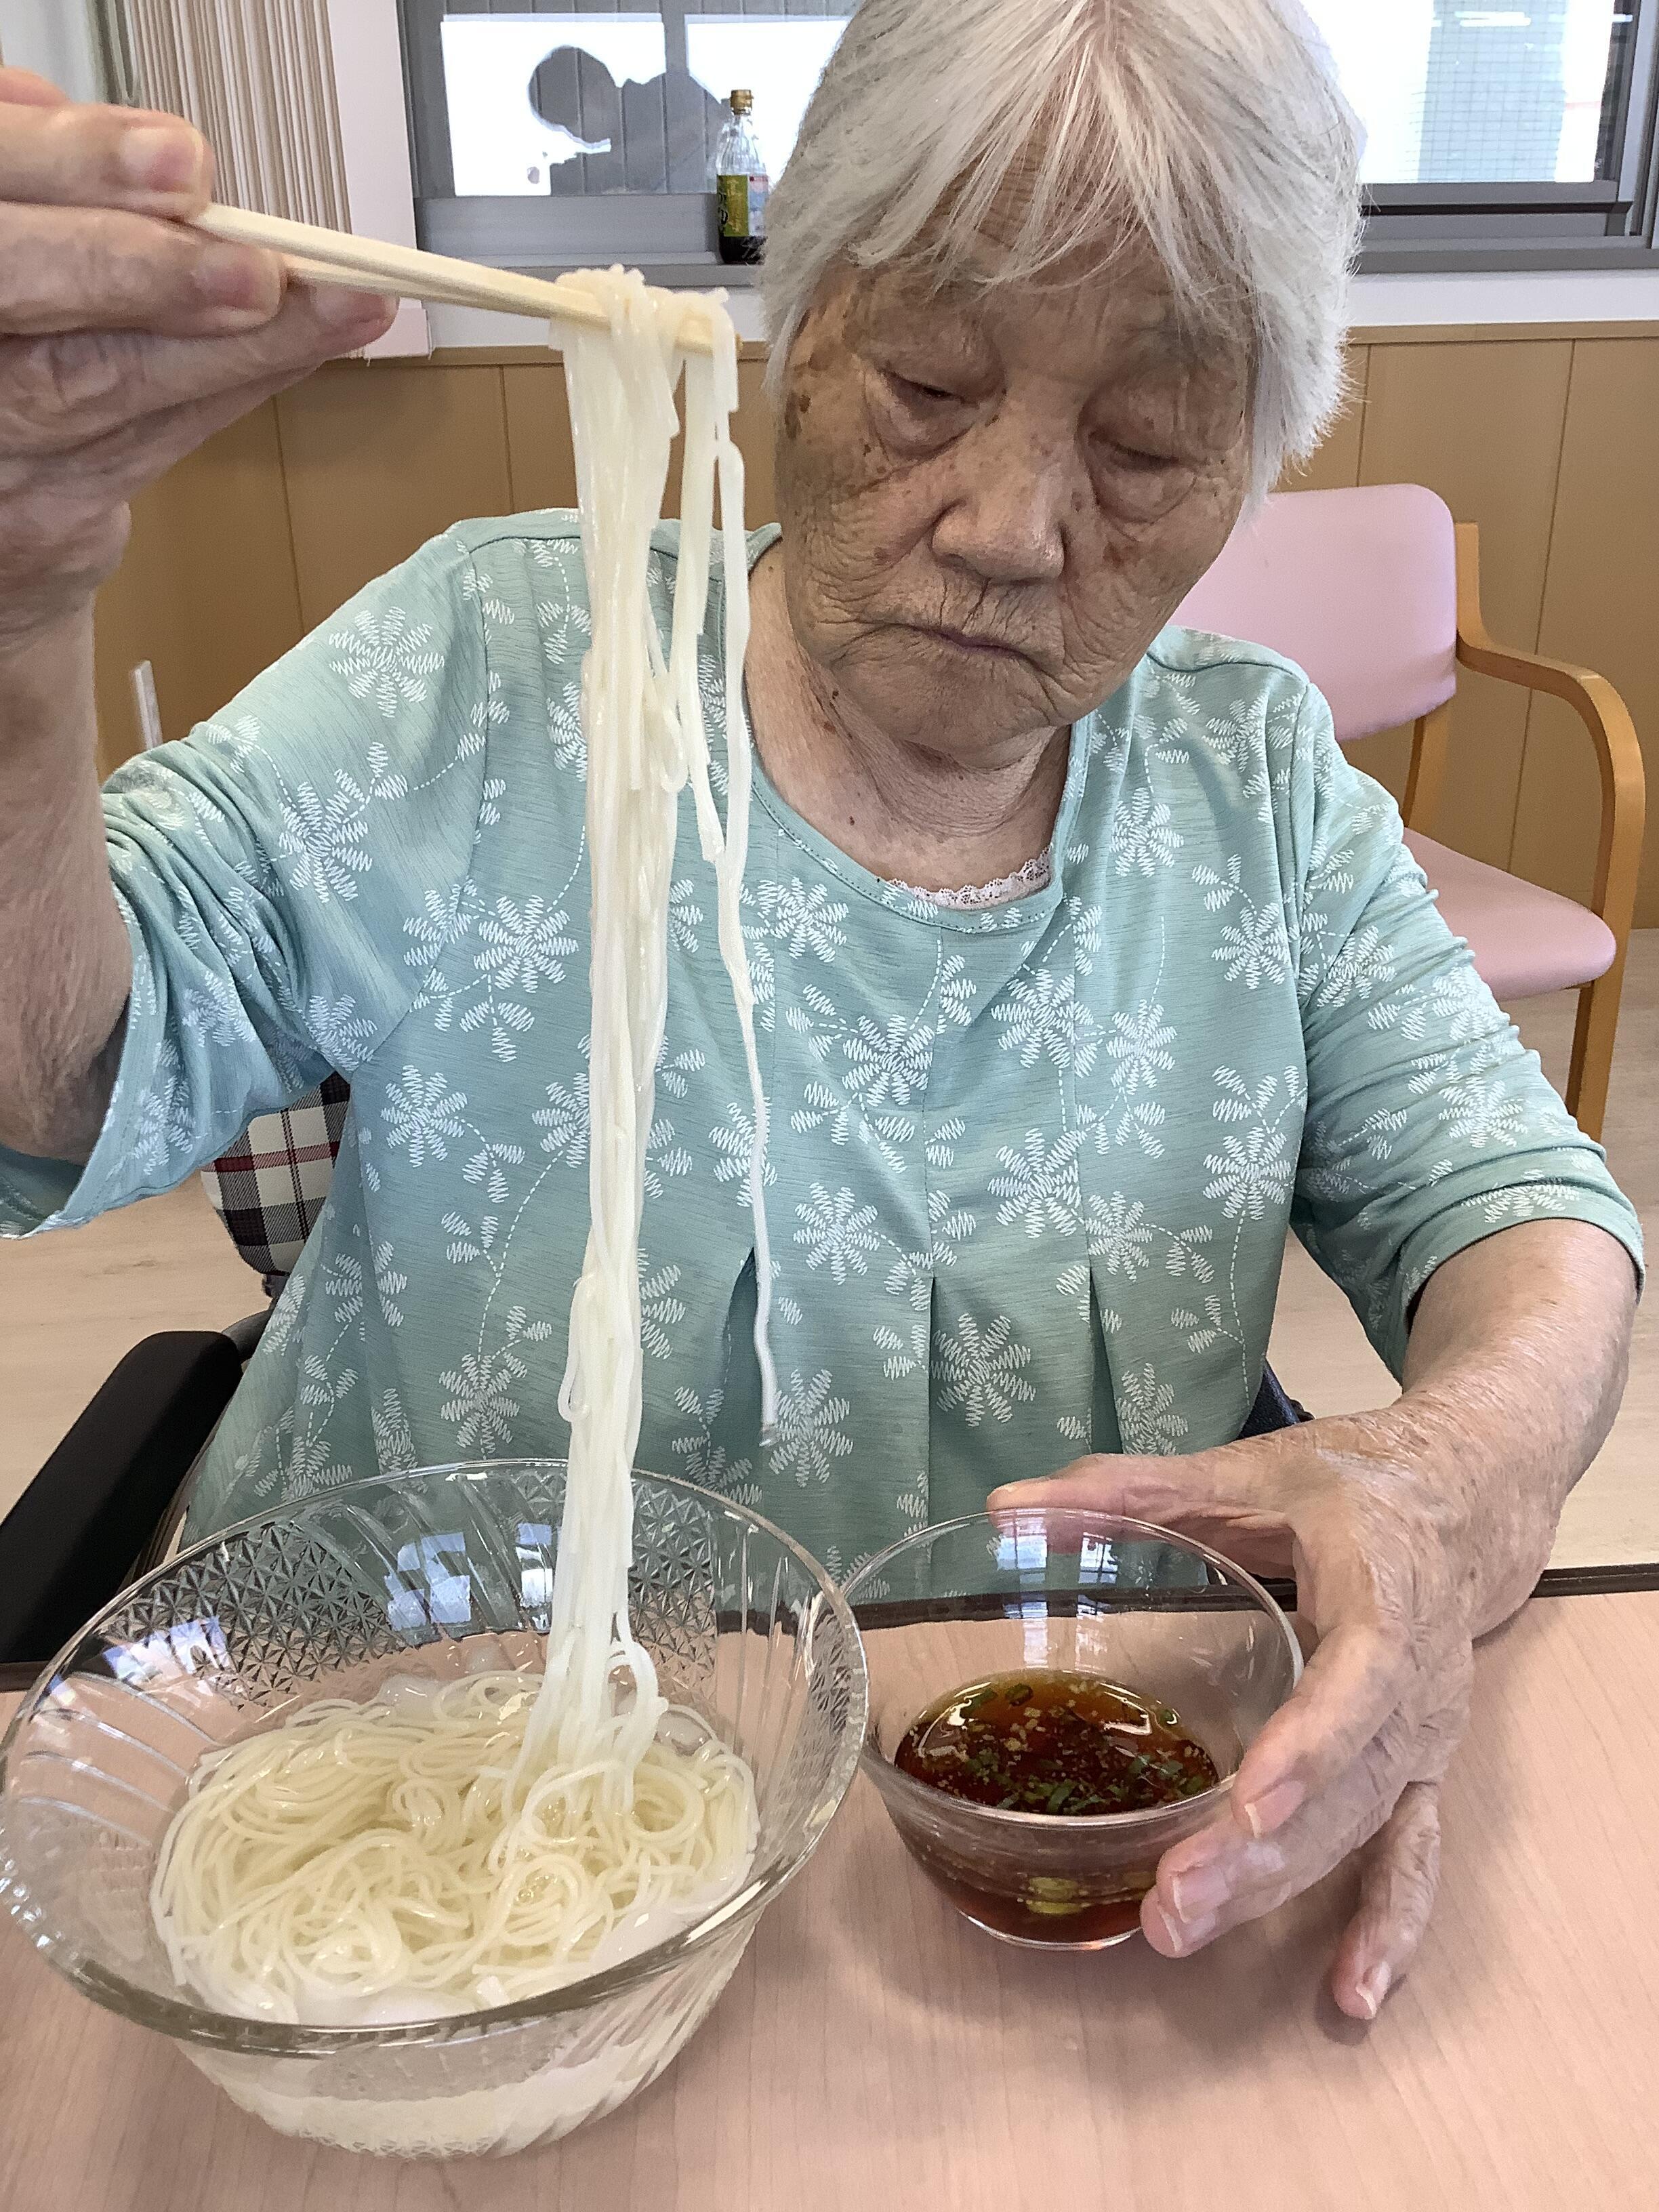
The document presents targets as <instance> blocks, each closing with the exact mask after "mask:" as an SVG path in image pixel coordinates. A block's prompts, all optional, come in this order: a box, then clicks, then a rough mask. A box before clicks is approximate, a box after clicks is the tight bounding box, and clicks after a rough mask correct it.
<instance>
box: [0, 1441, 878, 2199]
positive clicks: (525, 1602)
mask: <svg viewBox="0 0 1659 2212" xmlns="http://www.w3.org/2000/svg"><path fill="white" fill-rule="evenodd" d="M563 1492H564V1468H563V1464H562V1462H556V1461H536V1460H520V1461H513V1462H502V1463H499V1464H495V1465H477V1466H458V1467H447V1468H431V1469H423V1470H422V1471H420V1472H418V1473H416V1474H404V1475H393V1476H388V1477H385V1478H382V1479H380V1480H374V1481H368V1482H360V1483H354V1484H352V1485H350V1486H348V1487H346V1488H343V1489H340V1490H337V1491H331V1492H327V1493H326V1494H325V1495H322V1496H319V1497H317V1498H312V1499H309V1500H307V1501H306V1502H305V1503H303V1504H295V1505H292V1506H289V1507H287V1508H284V1509H283V1510H281V1511H278V1512H275V1513H270V1514H264V1515H261V1516H259V1517H258V1519H255V1520H252V1521H246V1522H241V1523H240V1525H239V1526H237V1527H236V1528H231V1529H229V1530H227V1531H226V1532H225V1533H224V1534H222V1535H219V1536H216V1537H213V1538H211V1539H210V1540H209V1541H207V1542H205V1543H201V1544H197V1545H196V1546H194V1547H191V1549H190V1550H188V1551H185V1552H184V1553H180V1554H179V1557H178V1558H176V1559H173V1560H171V1561H169V1562H168V1564H167V1565H166V1566H164V1567H162V1568H161V1569H159V1570H158V1571H156V1572H155V1573H154V1574H150V1575H148V1576H146V1577H144V1578H143V1580H142V1581H141V1582H139V1583H135V1584H134V1586H133V1587H132V1588H131V1589H130V1590H128V1591H126V1592H125V1594H124V1595H122V1596H121V1597H119V1598H118V1600H117V1601H116V1602H115V1603H114V1604H113V1605H112V1607H110V1608H109V1609H108V1610H107V1611H106V1613H103V1614H101V1615H100V1617H99V1618H98V1619H97V1620H94V1622H93V1623H92V1624H91V1625H90V1626H88V1628H87V1629H86V1630H85V1631H84V1632H82V1635H80V1636H79V1637H78V1638H76V1640H75V1642H74V1643H73V1644H70V1646H69V1647H68V1649H67V1650H64V1652H63V1653H62V1654H61V1655H60V1656H59V1657H58V1659H57V1660H56V1661H55V1662H53V1664H52V1667H51V1668H48V1670H47V1672H46V1674H45V1675H44V1676H43V1677H42V1679H41V1680H40V1682H39V1683H38V1684H37V1685H36V1686H35V1688H34V1689H33V1691H32V1692H30V1694H29V1696H28V1697H27V1699H25V1701H24V1703H23V1705H22V1706H21V1709H20V1711H19V1712H18V1714H17V1716H16V1717H15V1721H14V1722H13V1723H12V1726H11V1728H10V1729H9V1732H8V1734H7V1735H6V1738H5V1741H4V1742H3V1744H0V1897H3V1899H4V1901H5V1903H6V1905H8V1906H9V1910H10V1911H11V1913H12V1915H13V1917H15V1919H16V1920H17V1921H18V1922H19V1923H21V1926H22V1928H23V1929H24V1930H25V1932H26V1933H27V1935H28V1936H30V1937H31V1939H32V1940H33V1942H34V1943H35V1945H36V1946H37V1948H39V1949H40V1951H41V1952H43V1953H44V1954H45V1955H46V1958H47V1959H48V1960H50V1961H51V1963H52V1965H53V1966H56V1967H57V1968H58V1972H60V1973H62V1974H64V1976H65V1977H66V1978H68V1979H69V1980H70V1982H72V1983H73V1984H75V1986H76V1989H78V1990H81V1991H82V1993H83V1994H84V1995H86V1996H89V1997H91V1998H93V1999H94V2001H95V2002H97V2003H99V2004H101V2005H105V2006H106V2007H108V2008H109V2009H110V2010H111V2011H112V2012H117V2013H119V2014H121V2015H124V2016H125V2018H127V2019H129V2020H133V2021H138V2022H139V2023H140V2024H141V2025H142V2026H143V2027H151V2028H155V2029H157V2030H159V2031H160V2032H161V2033H162V2034H164V2035H167V2036H170V2037H172V2038H173V2039H174V2040H175V2041H176V2042H177V2044H178V2045H179V2048H180V2049H181V2050H182V2051H184V2052H185V2056H186V2057H189V2058H191V2060H193V2061H194V2063H196V2064H197V2066H199V2067H200V2068H201V2069H202V2070H203V2071H204V2073H205V2074H207V2075H210V2076H211V2078H212V2079H213V2080H214V2081H216V2082H217V2083H218V2084H219V2085H220V2087H222V2089H224V2090H225V2091H226V2092H227V2093H228V2095H229V2096H231V2097H232V2098H234V2100H235V2101H236V2102H237V2103H238V2104H239V2105H240V2106H243V2107H244V2108H245V2109H246V2111H248V2112H256V2113H258V2115H259V2117H260V2118H262V2119H264V2120H267V2121H269V2122H270V2124H271V2125H272V2126H273V2127H276V2128H279V2129H281V2130H283V2132H284V2133H286V2134H290V2135H301V2136H313V2137H315V2138H317V2139H318V2140H319V2141H320V2142H328V2143H333V2144H337V2145H339V2146H341V2147H342V2148H346V2149H349V2150H356V2151H377V2152H385V2153H392V2154H402V2155H404V2156H437V2157H445V2156H455V2155H458V2154H462V2153H467V2152H485V2151H489V2152H502V2153H505V2152H511V2151H517V2150H521V2149H523V2148H526V2146H527V2145H528V2144H531V2143H533V2142H542V2141H545V2140H548V2139H550V2138H552V2137H554V2136H561V2135H563V2134H566V2133H568V2130H570V2129H572V2128H574V2127H577V2126H580V2124H582V2122H584V2121H586V2120H589V2119H592V2118H595V2117H597V2116H598V2115H599V2114H600V2113H602V2112H610V2111H611V2110H612V2109H613V2108H614V2107H615V2106H617V2105H619V2104H620V2103H621V2102H622V2101H623V2099H624V2098H626V2097H629V2096H631V2095H632V2094H633V2093H634V2092H635V2090H637V2089H641V2088H643V2087H644V2086H645V2085H646V2083H647V2082H648V2081H653V2080H654V2078H655V2077H656V2075H658V2074H659V2073H660V2072H661V2071H662V2069H663V2068H664V2067H665V2066H666V2065H667V2064H668V2063H669V2062H670V2060H671V2059H672V2058H673V2057H674V2056H675V2054H676V2053H677V2052H678V2051H679V2050H680V2048H681V2046H682V2045H684V2043H685V2041H686V2039H688V2037H690V2035H691V2033H693V2031H694V2030H695V2029H696V2027H697V2026H698V2024H699V2023H700V2022H701V2021H702V2018H703V2017H704V2015H706V2014H707V2012H708V2009H709V2008H710V2007H711V2006H712V2005H713V2003H714V2000H715V1998H716V1997H717V1996H719V1995H720V1990H721V1989H722V1988H723V1987H724V1986H725V1984H726V1980H727V1979H728V1978H729V1977H730V1975H731V1973H732V1969H733V1968H734V1967H735V1966H736V1965H737V1963H738V1960H739V1959H740V1958H741V1957H742V1955H743V1952H744V1946H745V1945H746V1944H747V1942H748V1941H749V1938H750V1936H751V1935H752V1934H753V1932H754V1929H755V1925H756V1923H757V1920H758V1919H759V1917H760V1915H761V1913H762V1912H763V1910H764V1909H765V1907H766V1906H767V1905H769V1904H770V1903H771V1901H772V1899H774V1898H775V1897H776V1896H777V1895H778V1893H779V1892H780V1891H781V1889H782V1888H783V1887H784V1885H785V1883H786V1882H787V1881H789V1880H790V1879H791V1877H792V1876H793V1875H795V1874H797V1873H798V1872H799V1869H800V1868H801V1867H802V1866H803V1865H804V1864H805V1861H806V1859H807V1857H809V1856H810V1854H811V1851H812V1850H813V1847H814V1846H815V1845H816V1844H817V1841H818V1839H819V1838H820V1837H821V1836H822V1835H823V1832H824V1830H825V1828H826V1827H827V1826H829V1822H830V1820H832V1819H833V1818H834V1816H835V1814H836V1810H837V1808H839V1806H840V1804H841V1802H842V1797H843V1796H844V1795H845V1794H846V1791H847V1788H848V1784H849V1783H850V1781H851V1779H852V1777H853V1773H854V1768H855V1766H856V1764H857V1759H858V1749H859V1742H860V1736H861V1735H862V1734H863V1730H864V1724H865V1717H866V1683H865V1674H864V1664H863V1660H862V1658H861V1656H860V1650H859V1641H858V1637H857V1634H856V1632H855V1631H854V1627H853V1623H852V1617H851V1615H850V1613H848V1608H847V1607H846V1604H845V1603H844V1601H842V1598H841V1597H840V1596H839V1595H838V1594H837V1593H836V1589H835V1587H834V1585H833V1584H832V1583H830V1582H829V1579H828V1577H826V1576H825V1575H824V1573H823V1571H822V1570H821V1569H820V1568H819V1567H818V1566H817V1565H815V1564H814V1562H813V1561H812V1560H811V1559H809V1558H808V1556H807V1555H806V1553H805V1552H803V1551H802V1550H801V1549H800V1547H799V1545H797V1544H794V1543H793V1542H791V1541H790V1540H789V1538H788V1537H787V1536H786V1535H784V1534H782V1533H781V1531H780V1530H778V1529H776V1528H773V1527H772V1526H771V1524H770V1523H769V1522H765V1521H763V1520H761V1519H760V1518H759V1517H758V1516H757V1515H755V1514H752V1513H748V1512H745V1511H744V1510H741V1509H740V1508H738V1507H737V1506H735V1505H732V1504H727V1503H726V1501H725V1500H723V1499H721V1498H715V1497H713V1496H711V1495H709V1494H708V1492H703V1491H700V1490H697V1489H695V1488H693V1486H691V1485H690V1484H689V1483H684V1482H676V1481H671V1480H663V1479H660V1478H659V1477H656V1476H653V1475H640V1476H638V1477H637V1478H636V1479H635V1558H634V1574H633V1580H632V1584H631V1603H632V1607H633V1617H634V1625H635V1632H636V1633H637V1634H638V1636H639V1638H640V1640H641V1643H642V1644H645V1646H646V1647H647V1650H649V1651H650V1653H651V1655H652V1656H653V1660H654V1661H655V1662H656V1665H657V1668H658V1669H659V1674H660V1675H661V1679H662V1683H663V1686H664V1688H665V1692H667V1693H668V1694H669V1695H670V1696H671V1698H673V1699H676V1700H677V1701H678V1702H682V1703H684V1704H686V1705H692V1706H695V1707H696V1708H697V1709H698V1710H699V1711H702V1713H703V1715H704V1716H705V1717H707V1718H708V1720H710V1721H711V1722H713V1723H714V1725H715V1726H716V1727H717V1728H718V1729H719V1730H720V1733H721V1735H724V1736H725V1737H726V1740H727V1741H729V1742H731V1743H732V1744H733V1745H735V1746H736V1747H737V1748H738V1750H739V1751H741V1752H742V1753H743V1754H744V1757H745V1758H746V1759H748V1760H749V1761H750V1764H751V1765H752V1766H753V1768H754V1771H755V1778H756V1784H757V1792H758V1797H759V1808H760V1844H759V1849H758V1851H757V1857H756V1860H755V1865H754V1870H753V1873H752V1875H751V1877H750V1881H748V1882H747V1883H746V1884H745V1886H744V1888H743V1889H742V1890H741V1891H740V1892H739V1893H738V1895H737V1896H735V1897H733V1898H732V1899H729V1900H728V1901H727V1902H726V1904H725V1905H721V1906H720V1908H719V1909H718V1910H717V1911H714V1912H713V1913H711V1914H710V1915H709V1916H708V1917H707V1918H706V1919H705V1920H703V1921H702V1922H700V1923H697V1924H696V1925H694V1926H693V1927H691V1928H690V1929H687V1930H685V1931H684V1932H682V1933H681V1934H679V1935H678V1936H673V1937H671V1939H670V1940H668V1941H667V1942H663V1943H659V1944H658V1945H657V1946H655V1947H654V1948H653V1949H651V1950H648V1951H646V1952H643V1953H641V1954H640V1955H639V1956H638V1957H636V1958H634V1959H631V1960H628V1961H626V1962H625V1963H624V1964H623V1965H620V1966H614V1967H611V1968H610V1969H608V1970H607V1971H606V1972H603V1973H599V1974H595V1975H593V1976H592V1977H590V1978H588V1979H587V1980H586V1981H583V1982H580V1983H577V1984H574V1985H573V1986H571V1987H568V1988H566V1989H562V1990H557V1991H555V1992H553V1993H552V1994H550V1995H548V1996H540V1997H535V1998H531V1999H527V2000H525V2001H523V2002H520V2003H517V2004H513V2005H507V2006H503V2007H501V2008H499V2009H497V2010H494V2011H489V2012H480V2013H475V2014H469V2015H460V2016H456V2017H452V2018H449V2019H445V2020H441V2021H431V2022H424V2023H421V2024H418V2025H415V2026H411V2027H394V2028H308V2027H282V2026H276V2025H272V2024H270V2023H265V2022H256V2021H246V2020H241V2019H234V2018H231V2017H229V2016H228V2015H225V2014H222V2013H219V2012H216V2011H214V2010H212V2009H210V2008H207V2007H204V2006H202V2005H198V2004H196V2003H193V2002H191V1999H190V1998H189V1996H188V1995H187V1994H186V1993H185V1992H184V1991H182V1990H179V1987H178V1986H177V1984H175V1983H174V1981H173V1977H172V1974H171V1972H170V1971H169V1968H168V1966H167V1960H166V1958H165V1956H164V1954H163V1953H162V1951H161V1946H160V1944H159V1943H158V1942H157V1941H156V1937H155V1930H154V1927H153V1925H152V1923H151V1920H150V1915H149V1901H148V1896H149V1880H150V1874H151V1870H152V1868H153V1865H154V1863H155V1853H156V1850H157V1847H158V1845H159V1844H160V1842H161V1837H162V1835H163V1833H164V1832H165V1830H166V1828H167V1823H168V1820H170V1818H171V1816H172V1814H173V1811H174V1809H175V1808H176V1807H177V1806H178V1804H179V1802H180V1800H181V1798H182V1797H183V1796H184V1793H185V1785H186V1782H187V1779H188V1777H189V1775H190V1773H191V1770H192V1768H193V1767H194V1766H195V1765H196V1762H197V1759H200V1757H201V1756H202V1755H203V1753H204V1752H206V1751H209V1750H210V1749H213V1748H215V1747H217V1746H219V1745H221V1744H224V1743H228V1742H230V1741H234V1740H235V1739H237V1738H239V1737H241V1736H244V1735H249V1734H251V1733H252V1731H254V1730H255V1729H261V1728H264V1727H267V1726H269V1725H270V1723H273V1722H274V1721H276V1720H279V1719H281V1718H282V1717H284V1716H286V1715H289V1714H291V1713H292V1712H294V1711H295V1710H296V1708H298V1707H300V1706H301V1705H305V1704H307V1703H308V1702H309V1701H311V1700H313V1699H316V1698H319V1697H338V1696H348V1697H365V1696H368V1695H370V1694H372V1692H373V1691H374V1688H375V1687H376V1686H378V1684H379V1683H380V1681H381V1680H383V1679H384V1678H385V1677H386V1675H387V1674H390V1673H392V1672H398V1673H404V1674H408V1673H422V1674H436V1675H441V1676H445V1677H447V1676H449V1675H452V1674H460V1673H465V1672H467V1671H470V1670H471V1668H473V1667H476V1666H478V1665H481V1664H482V1665H489V1666H511V1667H517V1668H522V1669H525V1670H526V1671H532V1672H534V1671H538V1670H539V1668H540V1665H541V1645H540V1642H539V1634H540V1632H541V1631H542V1630H543V1629H544V1626H545V1620H546V1611H545V1608H546V1605H547V1601H548V1596H549V1593H550V1588H551V1582H552V1567H553V1561H554V1557H555V1553H556V1545H557V1537H558V1525H559V1514H560V1509H561V1506H562V1500H563ZM91 2086H92V2085H88V2087H91Z"/></svg>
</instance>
